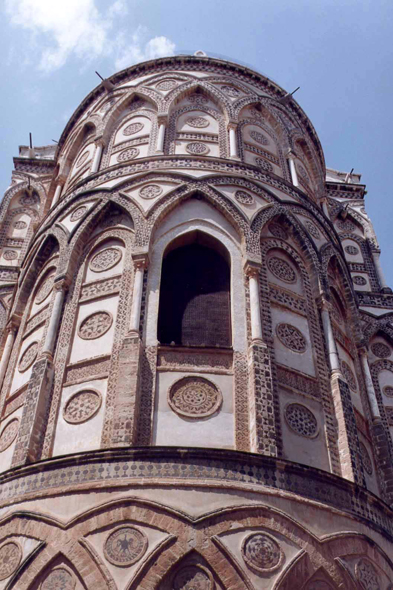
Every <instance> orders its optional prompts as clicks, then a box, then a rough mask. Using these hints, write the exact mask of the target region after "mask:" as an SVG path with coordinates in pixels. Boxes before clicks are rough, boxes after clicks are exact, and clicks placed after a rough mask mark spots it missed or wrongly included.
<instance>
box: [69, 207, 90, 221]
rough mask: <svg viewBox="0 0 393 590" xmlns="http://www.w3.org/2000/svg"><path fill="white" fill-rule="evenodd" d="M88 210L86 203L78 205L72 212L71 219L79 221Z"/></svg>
mask: <svg viewBox="0 0 393 590" xmlns="http://www.w3.org/2000/svg"><path fill="white" fill-rule="evenodd" d="M86 211H87V207H86V206H85V205H82V206H81V207H77V209H74V210H73V212H72V213H71V217H70V221H78V220H79V219H80V218H81V217H83V216H84V214H85V213H86Z"/></svg>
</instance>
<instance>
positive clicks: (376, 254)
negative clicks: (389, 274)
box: [372, 250, 391, 292]
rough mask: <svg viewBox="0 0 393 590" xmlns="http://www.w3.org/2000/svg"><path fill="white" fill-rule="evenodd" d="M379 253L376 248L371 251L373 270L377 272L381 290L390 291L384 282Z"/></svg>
mask: <svg viewBox="0 0 393 590" xmlns="http://www.w3.org/2000/svg"><path fill="white" fill-rule="evenodd" d="M380 254H381V253H380V252H378V251H377V250H374V251H373V252H372V257H373V261H374V266H375V271H376V273H377V277H378V281H379V284H380V285H381V291H388V292H390V291H391V289H390V288H389V287H388V285H387V283H386V280H385V275H384V273H383V270H382V266H381V261H380V259H379V257H380Z"/></svg>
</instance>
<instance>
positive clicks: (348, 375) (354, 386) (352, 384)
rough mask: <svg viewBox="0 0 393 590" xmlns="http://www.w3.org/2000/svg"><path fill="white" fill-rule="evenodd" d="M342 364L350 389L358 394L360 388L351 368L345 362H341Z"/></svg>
mask: <svg viewBox="0 0 393 590" xmlns="http://www.w3.org/2000/svg"><path fill="white" fill-rule="evenodd" d="M340 364H341V371H342V374H343V376H344V379H345V380H346V382H347V383H348V386H349V388H350V389H352V391H355V392H356V391H357V390H358V386H357V384H356V379H355V375H354V374H353V371H352V369H351V367H350V366H349V365H348V363H346V362H345V361H340Z"/></svg>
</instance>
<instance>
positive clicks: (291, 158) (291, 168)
mask: <svg viewBox="0 0 393 590" xmlns="http://www.w3.org/2000/svg"><path fill="white" fill-rule="evenodd" d="M287 158H288V162H289V171H290V173H291V180H292V184H293V186H299V179H298V177H297V172H296V166H295V158H294V156H293V154H292V152H291V151H289V152H288V153H287Z"/></svg>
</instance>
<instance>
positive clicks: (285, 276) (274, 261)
mask: <svg viewBox="0 0 393 590" xmlns="http://www.w3.org/2000/svg"><path fill="white" fill-rule="evenodd" d="M267 265H268V267H269V270H270V272H271V273H272V274H273V275H274V276H275V277H277V279H280V281H284V282H285V283H295V282H296V273H295V271H294V270H293V268H292V267H291V266H290V265H289V264H288V262H286V261H285V260H283V259H282V258H278V257H277V256H272V258H269V260H268V263H267Z"/></svg>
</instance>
